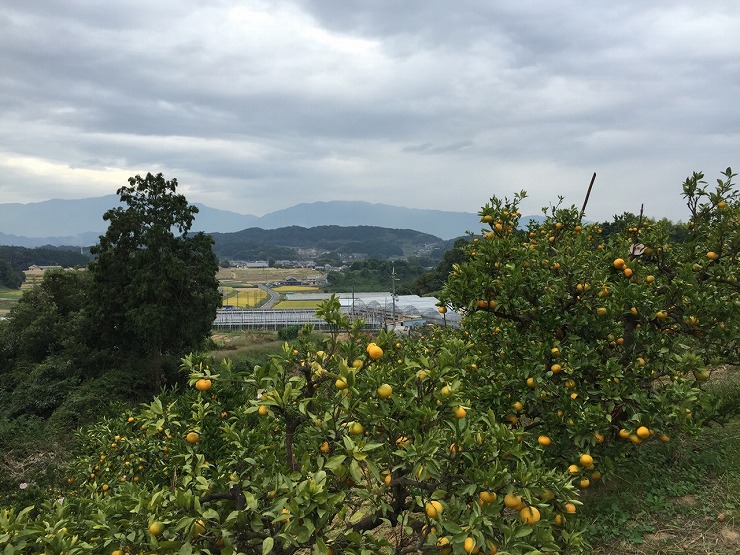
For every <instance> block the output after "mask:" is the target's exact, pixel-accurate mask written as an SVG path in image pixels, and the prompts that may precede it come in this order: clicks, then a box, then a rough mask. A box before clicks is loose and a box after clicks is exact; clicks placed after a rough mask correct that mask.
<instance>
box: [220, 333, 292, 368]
mask: <svg viewBox="0 0 740 555" xmlns="http://www.w3.org/2000/svg"><path fill="white" fill-rule="evenodd" d="M211 339H212V340H213V342H214V343H215V344H216V348H215V349H213V350H212V351H210V352H209V353H208V355H209V356H212V357H213V358H214V359H215V360H217V361H218V360H222V359H224V358H230V359H232V360H234V361H237V360H239V359H243V358H254V357H262V356H266V355H267V354H270V353H276V352H278V351H280V347H281V346H282V344H283V341H281V340H279V339H278V337H277V333H276V332H272V331H269V332H268V331H253V330H250V331H244V330H240V331H230V332H218V333H215V334H213V335H212V336H211Z"/></svg>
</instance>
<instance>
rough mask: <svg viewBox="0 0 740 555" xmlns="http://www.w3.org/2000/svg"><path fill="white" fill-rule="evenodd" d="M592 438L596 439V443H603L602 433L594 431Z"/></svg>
mask: <svg viewBox="0 0 740 555" xmlns="http://www.w3.org/2000/svg"><path fill="white" fill-rule="evenodd" d="M594 439H595V440H596V443H604V434H601V433H599V432H594Z"/></svg>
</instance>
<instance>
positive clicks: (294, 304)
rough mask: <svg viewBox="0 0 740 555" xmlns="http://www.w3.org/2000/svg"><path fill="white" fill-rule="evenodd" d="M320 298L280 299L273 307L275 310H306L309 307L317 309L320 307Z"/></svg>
mask: <svg viewBox="0 0 740 555" xmlns="http://www.w3.org/2000/svg"><path fill="white" fill-rule="evenodd" d="M321 302H322V301H320V300H304V301H280V302H279V303H277V304H276V305H275V306H273V307H272V308H273V309H274V310H305V309H307V308H310V309H315V308H318V307H319V304H320V303H321Z"/></svg>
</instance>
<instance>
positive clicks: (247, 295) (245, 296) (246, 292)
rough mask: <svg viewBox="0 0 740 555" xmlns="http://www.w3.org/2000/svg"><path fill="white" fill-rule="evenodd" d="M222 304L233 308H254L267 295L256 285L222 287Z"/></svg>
mask: <svg viewBox="0 0 740 555" xmlns="http://www.w3.org/2000/svg"><path fill="white" fill-rule="evenodd" d="M222 291H223V306H233V307H234V308H255V307H258V306H260V305H261V304H262V303H263V302H264V301H265V300H266V299H267V297H268V296H269V295H268V294H267V292H265V291H263V290H262V289H258V288H257V287H223V288H222Z"/></svg>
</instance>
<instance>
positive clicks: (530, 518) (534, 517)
mask: <svg viewBox="0 0 740 555" xmlns="http://www.w3.org/2000/svg"><path fill="white" fill-rule="evenodd" d="M519 520H521V521H522V522H523V523H524V524H535V523H537V522H539V520H540V511H539V509H538V508H537V507H524V508H523V509H521V510H520V511H519Z"/></svg>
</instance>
